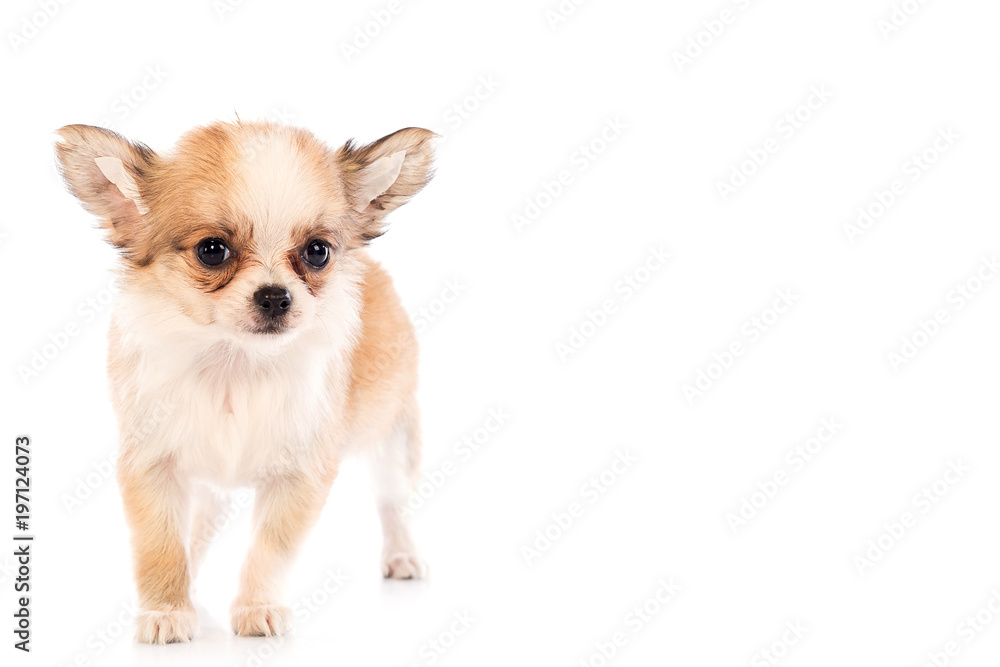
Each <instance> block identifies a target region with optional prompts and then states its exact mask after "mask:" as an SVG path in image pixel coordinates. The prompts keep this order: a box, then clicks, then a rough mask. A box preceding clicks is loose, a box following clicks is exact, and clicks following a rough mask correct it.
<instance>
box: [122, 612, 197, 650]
mask: <svg viewBox="0 0 1000 667" xmlns="http://www.w3.org/2000/svg"><path fill="white" fill-rule="evenodd" d="M197 626H198V615H197V614H196V613H195V611H194V609H190V608H181V609H142V610H140V611H139V613H138V614H137V615H136V617H135V639H136V641H139V642H142V643H144V644H173V643H175V642H188V641H191V638H192V637H194V630H195V628H196V627H197Z"/></svg>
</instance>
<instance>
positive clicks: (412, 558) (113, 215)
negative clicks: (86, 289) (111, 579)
mask: <svg viewBox="0 0 1000 667" xmlns="http://www.w3.org/2000/svg"><path fill="white" fill-rule="evenodd" d="M57 135H58V139H57V141H56V158H57V162H58V166H59V169H60V172H61V174H62V176H63V179H64V180H65V182H66V184H67V187H68V189H69V190H70V192H72V193H73V194H74V195H75V196H76V197H77V198H78V199H79V200H80V201H81V202H82V204H83V206H84V207H85V208H86V209H87V210H89V211H90V212H91V213H93V214H94V215H95V216H97V217H98V218H99V219H100V226H101V227H102V228H103V229H104V230H105V231H106V233H107V239H108V240H109V241H110V243H111V244H113V245H114V246H115V247H116V248H118V249H119V251H120V256H121V260H120V262H119V266H118V276H119V278H118V280H119V293H118V296H117V299H116V302H115V304H114V308H113V314H112V319H111V325H110V330H109V336H108V378H109V385H110V390H111V398H112V401H113V406H114V410H115V413H116V416H117V421H118V427H119V433H120V442H119V454H118V465H117V473H116V474H117V480H118V485H119V488H120V491H121V496H122V502H123V506H124V511H125V516H126V520H127V523H128V525H129V529H130V533H131V543H132V551H133V554H132V555H133V562H134V574H135V580H136V588H137V592H138V597H139V608H140V611H139V613H138V615H137V617H136V619H135V626H136V639H137V640H138V641H140V642H146V643H156V644H164V643H171V642H186V641H189V640H190V639H191V638H192V637H193V636H194V633H195V631H196V629H197V615H196V613H195V610H194V607H193V606H192V603H191V598H190V588H191V584H192V581H193V579H194V576H195V572H196V570H197V568H198V565H199V563H200V562H201V560H202V557H203V556H204V547H205V546H206V544H207V542H208V541H209V539H210V538H211V536H212V534H213V532H215V529H214V527H213V526H215V525H217V523H216V519H217V518H218V517H219V516H220V515H221V514H222V513H223V512H225V511H226V510H227V509H228V508H227V507H226V506H225V504H224V503H223V502H222V501H220V497H222V496H220V494H222V493H225V489H230V488H236V487H251V488H253V489H255V492H256V495H255V501H254V502H255V504H254V511H253V533H252V542H251V546H250V550H249V553H248V555H247V558H246V561H245V563H244V565H243V568H242V570H241V573H240V577H239V592H238V594H237V597H236V599H235V600H234V602H233V604H232V608H231V611H230V615H231V621H232V627H233V631H234V632H235V633H236V634H237V635H240V636H272V635H280V634H283V633H285V632H286V631H287V630H288V629H289V624H290V617H291V613H290V610H289V609H288V608H287V607H286V606H283V605H282V586H283V579H284V575H285V573H286V571H287V569H288V568H289V566H290V563H291V561H292V559H293V558H294V556H295V555H296V552H297V551H298V548H299V546H300V544H301V542H302V541H303V538H304V537H305V536H306V534H307V532H308V531H309V529H310V528H311V526H312V525H313V524H314V523H315V521H316V519H317V517H318V515H319V513H320V511H321V509H322V507H323V505H324V503H325V500H326V496H327V494H328V492H329V489H330V486H331V484H332V483H333V480H334V478H335V477H336V475H337V470H338V464H339V463H340V461H342V460H343V458H344V457H345V456H346V455H349V454H352V453H363V454H365V455H366V457H367V458H369V459H370V460H371V461H372V462H373V464H374V466H373V477H374V485H375V493H376V500H377V505H378V513H379V516H380V519H381V523H382V531H383V540H384V548H383V552H382V572H383V575H384V576H385V577H388V578H393V579H409V578H419V577H423V576H424V575H425V574H426V572H427V566H426V564H425V563H424V561H423V560H422V559H421V557H420V555H419V554H418V552H417V549H416V547H415V546H414V543H413V539H412V537H411V534H410V530H409V528H408V526H407V522H406V516H405V513H404V511H403V507H404V506H405V503H406V502H407V501H408V499H409V498H410V495H411V493H412V491H413V489H414V487H415V484H416V482H417V479H418V475H419V468H420V415H419V411H418V407H417V402H416V387H417V345H416V340H415V335H414V330H413V327H412V325H411V322H410V319H409V317H408V316H407V314H406V312H405V311H404V309H403V307H402V306H401V304H400V301H399V297H398V296H397V294H396V292H395V290H394V288H393V285H392V281H391V279H390V278H389V276H388V274H387V273H386V272H385V270H384V269H383V268H382V267H381V266H380V265H379V264H378V263H376V262H375V261H374V260H373V259H372V258H371V257H370V255H369V254H368V253H367V251H366V249H365V246H367V245H368V244H369V242H371V241H372V240H373V239H375V238H376V237H378V236H380V235H381V234H382V233H383V231H384V223H385V217H386V215H387V214H389V213H390V212H391V211H393V210H395V209H396V208H398V207H399V206H401V205H402V204H404V203H405V202H406V201H407V200H409V199H410V197H412V196H413V195H415V194H417V192H419V191H420V190H421V189H423V187H424V186H425V185H426V184H427V183H428V182H429V181H430V179H431V177H432V175H433V158H434V155H433V152H434V146H433V144H434V140H435V139H436V138H437V135H436V134H434V133H433V132H430V131H429V130H424V129H420V128H412V127H411V128H407V129H403V130H400V131H398V132H395V133H393V134H390V135H388V136H385V137H383V138H382V139H379V140H378V141H375V142H372V143H370V144H367V145H358V144H356V143H354V142H353V141H347V143H345V144H344V145H343V146H341V147H340V148H338V149H336V150H334V149H333V148H331V147H328V146H327V145H326V144H324V143H323V142H322V141H320V140H319V139H318V138H316V137H315V136H314V135H313V134H311V133H310V132H308V131H306V130H303V129H298V128H293V127H288V126H284V125H277V124H273V123H267V122H243V121H238V122H235V123H224V122H220V123H215V124H211V125H208V126H205V127H199V128H195V129H193V130H191V131H189V132H188V133H186V134H185V135H183V136H182V137H181V139H180V140H179V141H178V143H177V145H176V146H175V148H174V149H173V150H172V151H171V152H169V153H157V152H154V151H153V150H151V149H150V148H149V147H147V146H145V145H143V144H141V143H136V142H133V141H130V140H128V139H126V138H125V137H123V136H121V135H119V134H117V133H115V132H113V131H111V130H107V129H103V128H99V127H92V126H88V125H68V126H66V127H63V128H61V129H60V130H58V131H57Z"/></svg>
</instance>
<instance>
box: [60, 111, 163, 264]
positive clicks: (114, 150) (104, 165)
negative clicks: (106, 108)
mask: <svg viewBox="0 0 1000 667" xmlns="http://www.w3.org/2000/svg"><path fill="white" fill-rule="evenodd" d="M57 134H58V135H59V140H58V141H57V142H56V158H57V160H58V162H59V171H60V173H61V174H62V177H63V179H64V180H65V181H66V185H67V187H68V188H69V190H70V192H72V193H73V194H74V195H76V197H77V199H79V200H80V201H81V202H83V205H84V208H86V209H87V210H88V211H90V212H91V213H93V214H94V215H96V216H97V217H99V218H100V219H101V226H102V227H104V229H106V230H107V231H108V236H109V240H110V241H111V243H112V244H114V245H116V246H118V247H120V248H126V249H135V248H136V247H137V246H138V245H139V243H140V239H141V237H142V236H143V227H144V225H143V216H145V215H146V213H147V212H148V210H147V208H146V205H145V204H144V203H143V199H142V191H143V189H144V186H145V179H146V178H147V176H148V174H149V171H150V168H151V167H152V165H153V162H154V161H155V159H156V154H155V153H153V151H151V150H150V149H149V148H148V147H146V146H144V145H143V144H139V143H134V142H131V141H129V140H128V139H126V138H125V137H123V136H121V135H120V134H118V133H117V132H112V131H111V130H106V129H104V128H102V127H92V126H90V125H67V126H66V127H63V128H61V129H60V130H58V132H57Z"/></svg>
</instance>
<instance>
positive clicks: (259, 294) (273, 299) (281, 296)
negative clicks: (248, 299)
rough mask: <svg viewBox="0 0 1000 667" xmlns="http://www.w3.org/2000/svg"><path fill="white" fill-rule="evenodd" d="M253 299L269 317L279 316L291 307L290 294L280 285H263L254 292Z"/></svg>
mask: <svg viewBox="0 0 1000 667" xmlns="http://www.w3.org/2000/svg"><path fill="white" fill-rule="evenodd" d="M253 301H254V303H256V304H257V307H258V308H260V309H261V312H262V313H263V314H264V315H265V316H267V317H271V318H276V317H281V316H282V315H284V314H285V313H287V312H288V309H289V308H291V307H292V295H291V294H289V293H288V290H286V289H285V288H284V287H282V286H281V285H264V286H263V287H261V288H260V289H259V290H257V291H256V292H254V295H253Z"/></svg>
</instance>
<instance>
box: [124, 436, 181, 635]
mask: <svg viewBox="0 0 1000 667" xmlns="http://www.w3.org/2000/svg"><path fill="white" fill-rule="evenodd" d="M118 485H119V487H120V488H121V493H122V503H123V505H124V507H125V518H126V520H127V521H128V523H129V527H130V528H131V531H132V550H133V556H134V565H135V579H136V587H137V589H138V592H139V613H138V615H137V616H136V619H135V636H136V639H137V640H138V641H141V642H146V643H149V644H168V643H171V642H186V641H188V640H189V639H191V637H192V636H193V635H194V630H195V626H196V625H197V622H198V619H197V615H196V614H195V611H194V607H193V606H192V605H191V599H190V597H189V591H188V589H189V586H190V574H189V570H188V561H187V549H186V548H185V544H184V536H185V535H186V534H187V522H188V519H187V516H188V503H187V492H186V487H185V485H184V484H183V483H182V481H181V480H180V479H179V478H178V476H177V474H176V471H175V469H174V467H173V465H172V464H171V463H170V462H169V460H164V461H160V462H158V463H155V464H153V465H149V464H146V465H140V464H138V463H136V462H134V461H132V460H131V458H130V456H129V454H128V453H125V454H124V455H123V456H122V459H121V461H120V462H119V465H118Z"/></svg>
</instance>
